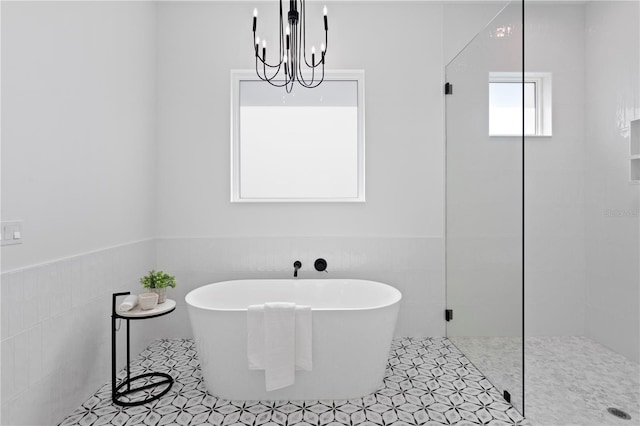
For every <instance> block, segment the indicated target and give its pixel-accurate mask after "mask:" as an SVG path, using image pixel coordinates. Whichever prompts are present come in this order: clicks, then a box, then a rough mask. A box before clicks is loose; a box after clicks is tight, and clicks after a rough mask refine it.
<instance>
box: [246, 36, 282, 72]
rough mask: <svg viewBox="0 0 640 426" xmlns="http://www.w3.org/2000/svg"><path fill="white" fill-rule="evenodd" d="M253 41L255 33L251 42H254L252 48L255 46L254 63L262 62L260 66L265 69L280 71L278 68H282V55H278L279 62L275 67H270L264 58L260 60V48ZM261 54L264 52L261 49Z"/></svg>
mask: <svg viewBox="0 0 640 426" xmlns="http://www.w3.org/2000/svg"><path fill="white" fill-rule="evenodd" d="M255 40H256V33H253V41H254V46H255V49H254V50H255V52H254V53H255V55H256V61H260V62H262V64H263V65H264V66H266V67H269V68H278V69H280V67H281V66H282V53H280V62H279V63H278V64H276V65H271V64H269V63H268V62H267V61H266V60H265V59H266V58H261V57H260V47H259V46H258V45H257V44H255ZM263 52H265V50H264V49H263Z"/></svg>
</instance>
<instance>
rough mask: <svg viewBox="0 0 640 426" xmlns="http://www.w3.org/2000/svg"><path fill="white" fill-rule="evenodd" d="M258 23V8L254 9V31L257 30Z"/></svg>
mask: <svg viewBox="0 0 640 426" xmlns="http://www.w3.org/2000/svg"><path fill="white" fill-rule="evenodd" d="M257 24H258V9H253V32H254V33H255V32H256V25H257Z"/></svg>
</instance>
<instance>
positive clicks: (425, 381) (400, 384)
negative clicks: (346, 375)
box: [60, 337, 530, 426]
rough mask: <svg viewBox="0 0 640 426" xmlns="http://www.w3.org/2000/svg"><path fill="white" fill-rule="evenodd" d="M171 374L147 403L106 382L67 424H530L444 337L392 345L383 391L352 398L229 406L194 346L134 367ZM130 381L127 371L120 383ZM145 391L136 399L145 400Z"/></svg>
mask: <svg viewBox="0 0 640 426" xmlns="http://www.w3.org/2000/svg"><path fill="white" fill-rule="evenodd" d="M151 371H155V372H165V373H168V374H169V375H171V377H173V379H174V381H175V382H174V384H173V386H172V388H171V390H170V391H169V392H168V393H167V394H166V395H164V396H163V397H161V398H159V399H158V400H155V401H152V402H150V403H148V404H145V405H143V406H138V407H120V406H117V405H114V404H112V402H111V383H107V384H105V385H104V386H103V387H102V388H100V389H99V390H98V391H97V392H96V394H95V395H92V396H91V397H90V398H89V399H87V401H85V402H84V403H83V404H82V405H81V406H80V407H78V408H77V409H76V410H74V411H73V412H72V413H71V414H70V415H69V416H68V417H67V418H66V419H64V421H63V422H62V423H60V425H61V426H75V425H82V426H98V425H107V426H108V425H118V426H133V425H136V426H143V425H147V426H161V425H184V426H197V425H203V426H204V425H215V426H226V425H247V426H263V425H264V426H270V425H271V426H291V425H295V426H305V425H312V426H313V425H315V426H325V425H327V426H339V425H348V426H365V425H378V426H386V425H394V426H402V425H442V424H445V425H450V424H457V425H478V424H491V425H494V424H495V425H529V424H530V423H529V422H528V421H527V420H525V419H523V417H522V416H521V415H520V414H519V413H518V411H517V410H515V409H514V408H513V406H511V405H510V404H508V403H506V402H505V401H504V399H503V398H502V396H501V395H500V393H499V392H498V391H497V390H496V389H495V388H494V387H493V386H492V385H491V383H489V381H488V380H487V379H486V378H485V377H484V376H483V375H482V374H481V373H480V372H479V371H478V370H477V369H476V368H475V367H474V366H473V365H472V364H471V363H470V362H469V361H468V360H467V359H466V358H465V357H464V355H463V354H462V353H460V351H458V349H456V347H455V346H453V345H452V344H451V342H449V340H448V339H446V338H411V337H405V338H398V339H394V341H393V343H392V346H391V353H390V356H389V361H388V365H387V371H386V374H385V378H384V383H383V386H382V387H381V388H380V389H379V390H378V391H376V392H375V393H373V394H371V395H367V396H365V397H363V398H359V399H352V400H326V401H229V400H225V399H221V398H216V397H215V396H213V395H210V394H208V393H207V391H206V389H205V386H204V383H203V379H202V373H201V371H200V364H199V362H198V359H197V352H196V348H195V344H194V342H193V341H192V340H188V339H164V340H158V341H156V342H154V343H152V344H151V345H150V346H149V347H148V348H147V349H145V350H144V351H143V352H142V353H141V354H140V356H139V357H138V358H137V359H136V360H135V361H132V364H131V374H132V375H137V374H143V373H146V372H151ZM125 376H126V372H125V371H121V372H120V374H119V375H118V379H119V380H122V379H123V378H124V377H125ZM148 394H149V392H147V391H143V392H140V393H139V395H134V396H133V398H135V397H144V396H146V395H148Z"/></svg>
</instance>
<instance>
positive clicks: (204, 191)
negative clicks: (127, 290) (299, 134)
mask: <svg viewBox="0 0 640 426" xmlns="http://www.w3.org/2000/svg"><path fill="white" fill-rule="evenodd" d="M253 7H254V5H253V4H251V3H245V2H238V3H235V2H217V3H207V2H194V3H183V2H162V3H159V4H158V52H159V54H158V88H159V92H158V123H159V125H158V128H159V132H158V148H159V163H158V170H159V171H160V172H159V173H158V205H157V211H158V235H159V237H161V239H162V240H161V244H160V245H159V247H158V250H159V251H158V259H159V262H158V267H160V268H165V269H171V270H173V271H177V272H178V273H179V275H180V278H182V279H181V289H182V290H181V291H184V290H185V289H189V288H193V287H194V286H197V285H200V284H204V283H207V282H212V281H214V280H215V279H217V278H218V277H227V278H234V277H235V278H238V277H242V276H254V275H255V274H257V275H260V273H262V275H266V274H269V276H280V277H290V276H291V275H292V272H293V268H292V264H293V262H294V261H295V260H296V259H297V257H296V256H301V257H302V256H305V257H304V258H303V259H300V260H302V261H303V264H304V265H303V270H302V272H301V273H302V274H303V276H308V275H307V274H314V273H315V271H314V270H313V266H312V265H313V259H315V257H314V256H316V257H325V258H326V259H327V261H328V263H329V268H328V270H329V271H330V275H328V276H327V275H324V277H341V276H348V275H349V274H356V273H357V274H359V276H367V277H368V278H370V279H378V280H380V281H385V282H388V283H390V284H392V285H395V286H398V287H400V288H401V290H403V292H404V298H403V307H402V311H403V314H402V315H403V316H404V317H403V318H402V319H401V326H400V327H399V328H398V333H400V334H408V333H411V334H413V335H420V334H426V335H443V333H444V322H443V319H442V316H443V315H442V310H443V309H444V281H443V256H442V244H443V243H442V237H443V225H442V224H443V139H442V138H443V129H442V120H443V115H442V113H443V112H442V107H441V103H442V95H441V93H442V86H441V82H442V60H441V57H442V26H441V25H442V17H441V15H442V11H441V6H440V5H438V4H431V3H423V4H421V3H413V2H408V3H402V4H396V3H394V4H390V3H384V2H371V3H369V2H366V3H362V2H357V3H348V2H344V3H343V2H335V3H331V4H329V28H330V32H329V37H330V39H329V49H328V52H327V59H326V60H327V64H328V67H330V68H331V69H351V68H358V69H364V71H365V87H366V93H365V102H366V113H367V116H366V184H367V194H366V199H367V202H366V203H364V204H353V203H350V204H340V203H326V204H321V203H311V204H310V203H301V204H295V203H283V204H264V203H262V204H231V203H230V202H229V187H230V185H229V156H230V155H229V145H230V142H229V138H230V135H229V114H230V105H229V97H230V84H229V81H230V70H231V69H251V68H252V67H254V60H253V58H252V54H251V52H252V45H251V40H252V35H251V32H250V28H251V16H252V11H253ZM258 7H259V9H260V15H259V16H260V19H259V22H258V29H259V31H258V33H259V34H260V35H261V37H263V38H264V35H263V33H260V31H261V29H262V28H268V23H266V22H265V20H266V18H265V20H263V18H264V17H267V16H269V14H270V13H275V10H271V11H269V10H268V9H266V8H267V5H266V4H265V5H263V4H260V5H258ZM319 8H320V9H321V6H319ZM320 9H319V10H318V11H317V13H320ZM364 9H366V10H367V13H366V19H363V15H362V10H364ZM399 10H402V25H394V26H393V29H392V30H391V29H390V27H389V17H390V16H396V15H397V14H398V11H399ZM310 16H311V15H310ZM316 16H318V17H319V15H316ZM319 19H320V18H319ZM242 22H245V23H246V24H247V25H246V26H245V25H239V24H238V23H242ZM267 37H268V36H267ZM271 40H273V39H271ZM316 44H319V43H316ZM270 45H272V44H270ZM390 52H392V53H391V57H390ZM294 90H301V89H300V88H298V89H294ZM282 126H283V127H284V126H286V123H282ZM203 238H204V239H205V240H206V241H204V240H203ZM283 240H284V241H286V244H282V241H283ZM418 240H419V242H418V245H419V247H423V248H422V249H419V250H414V251H408V250H409V248H410V247H413V246H412V244H414V243H415V242H416V241H418ZM234 244H239V245H240V246H242V247H246V248H247V249H248V250H252V249H253V250H254V254H253V255H252V256H253V257H252V256H251V255H247V256H241V254H242V253H243V252H242V251H232V252H234V253H237V255H238V256H241V257H240V258H239V259H237V260H234V263H233V264H230V263H228V261H221V260H220V257H221V256H222V255H223V254H225V253H228V252H229V250H230V246H231V247H233V246H234ZM203 246H204V247H203ZM396 246H398V248H397V247H396ZM267 248H268V249H267ZM200 250H202V252H200ZM185 252H189V253H193V256H194V257H195V259H197V261H196V263H195V264H193V263H192V262H193V261H190V260H189V259H185V258H184V256H182V255H180V253H185ZM398 253H402V254H403V255H404V254H407V256H408V257H407V261H408V262H409V264H408V265H406V266H402V267H399V266H397V264H396V263H394V262H396V260H397V255H398ZM423 256H429V257H423ZM178 259H180V260H178ZM188 262H191V265H192V266H193V267H192V268H187V267H186V265H187V264H188ZM169 265H170V266H171V268H169ZM409 269H411V270H412V271H413V272H412V274H413V275H412V276H410V277H409V276H407V271H408V270H409ZM189 270H192V271H196V272H199V273H198V275H197V276H194V275H193V274H191V275H188V274H189V272H188V271H189ZM383 271H384V272H383ZM416 271H419V273H417V272H416ZM403 274H404V275H403ZM180 309H182V307H180V308H179V311H180ZM178 315H180V314H179V313H178ZM182 315H183V316H184V311H183V313H182ZM184 318H186V316H184ZM402 324H404V325H402ZM182 327H184V329H185V330H187V331H188V326H187V325H185V324H183V325H182Z"/></svg>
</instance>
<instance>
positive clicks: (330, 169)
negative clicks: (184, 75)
mask: <svg viewBox="0 0 640 426" xmlns="http://www.w3.org/2000/svg"><path fill="white" fill-rule="evenodd" d="M345 73H347V74H345ZM348 73H352V74H353V75H349V74H348ZM363 79H364V76H363V73H362V72H342V73H341V74H340V75H334V76H333V78H332V77H331V76H330V78H325V81H324V82H323V83H322V84H321V85H320V86H319V87H317V88H314V89H306V88H303V87H300V86H296V87H294V89H293V92H292V93H289V94H287V93H286V91H285V89H284V88H278V87H273V86H271V85H269V84H268V83H265V82H263V81H260V80H256V79H255V72H254V73H249V74H246V73H241V72H237V73H236V74H234V78H233V85H234V88H233V89H234V93H233V98H232V119H233V123H232V165H231V166H232V167H231V171H232V187H231V201H233V202H283V201H284V202H291V201H331V202H335V201H364V106H363V104H364V102H363V89H362V86H363V84H364V81H363Z"/></svg>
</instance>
